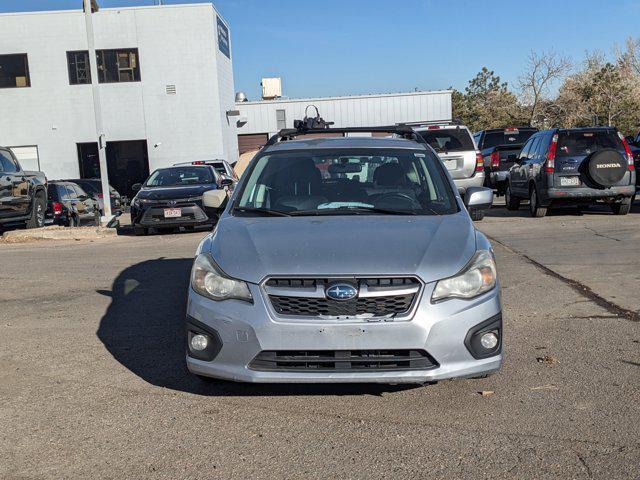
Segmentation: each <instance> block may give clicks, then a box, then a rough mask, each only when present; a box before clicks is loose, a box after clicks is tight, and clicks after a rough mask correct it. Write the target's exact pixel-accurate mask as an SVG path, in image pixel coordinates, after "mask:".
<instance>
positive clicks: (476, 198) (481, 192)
mask: <svg viewBox="0 0 640 480" xmlns="http://www.w3.org/2000/svg"><path fill="white" fill-rule="evenodd" d="M464 204H465V206H466V207H467V210H468V211H469V212H472V211H476V212H477V211H482V210H488V209H490V208H491V205H493V190H492V189H491V188H485V187H469V188H467V193H465V195H464Z"/></svg>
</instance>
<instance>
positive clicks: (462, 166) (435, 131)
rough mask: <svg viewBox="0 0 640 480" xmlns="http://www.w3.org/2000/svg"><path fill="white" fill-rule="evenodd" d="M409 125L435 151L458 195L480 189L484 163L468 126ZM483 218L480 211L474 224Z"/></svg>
mask: <svg viewBox="0 0 640 480" xmlns="http://www.w3.org/2000/svg"><path fill="white" fill-rule="evenodd" d="M410 125H411V126H412V127H413V129H414V130H415V131H416V132H417V133H419V134H420V135H421V136H422V138H424V140H425V141H426V142H427V143H428V144H429V145H430V146H431V147H432V148H433V149H434V150H435V151H436V153H437V154H438V156H439V157H440V159H441V160H442V162H443V163H444V166H445V167H446V168H447V170H448V171H449V174H450V175H451V177H452V178H453V182H454V183H455V184H456V187H458V190H459V192H460V193H461V194H464V193H465V192H466V191H467V188H469V187H482V185H483V184H484V162H483V160H482V155H481V154H480V151H479V150H478V149H477V147H476V144H475V141H474V140H473V136H472V135H471V132H470V131H469V129H468V128H467V127H465V126H464V125H458V124H456V123H453V122H446V121H445V122H432V123H429V122H427V123H414V124H410ZM483 217H484V212H481V211H478V212H475V213H474V214H473V215H472V218H473V219H474V220H476V221H479V220H482V218H483Z"/></svg>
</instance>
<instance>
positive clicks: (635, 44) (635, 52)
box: [614, 37, 640, 77]
mask: <svg viewBox="0 0 640 480" xmlns="http://www.w3.org/2000/svg"><path fill="white" fill-rule="evenodd" d="M614 52H615V55H616V59H617V61H618V65H620V67H621V68H625V69H629V71H630V73H631V74H632V75H635V76H637V77H640V37H638V38H632V37H629V38H627V40H626V42H625V49H624V50H620V49H619V48H618V47H616V48H615V49H614Z"/></svg>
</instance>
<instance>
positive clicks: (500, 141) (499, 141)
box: [482, 128, 537, 148]
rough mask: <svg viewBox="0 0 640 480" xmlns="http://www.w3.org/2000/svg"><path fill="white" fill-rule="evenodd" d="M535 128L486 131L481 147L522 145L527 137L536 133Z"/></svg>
mask: <svg viewBox="0 0 640 480" xmlns="http://www.w3.org/2000/svg"><path fill="white" fill-rule="evenodd" d="M536 132H537V130H536V129H535V128H519V129H510V130H507V129H505V130H502V131H498V132H486V133H485V134H484V141H483V142H482V148H491V147H497V146H499V145H524V144H525V143H526V141H527V140H529V137H531V135H533V134H534V133H536Z"/></svg>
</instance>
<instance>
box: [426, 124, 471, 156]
mask: <svg viewBox="0 0 640 480" xmlns="http://www.w3.org/2000/svg"><path fill="white" fill-rule="evenodd" d="M418 133H419V134H420V135H421V136H422V138H424V140H425V141H426V142H427V143H428V144H429V145H431V147H432V148H433V149H434V150H435V151H436V152H438V153H445V152H462V151H465V150H475V146H474V144H473V139H472V138H471V134H470V133H469V131H468V130H467V129H466V128H439V129H433V130H424V131H422V132H418Z"/></svg>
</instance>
